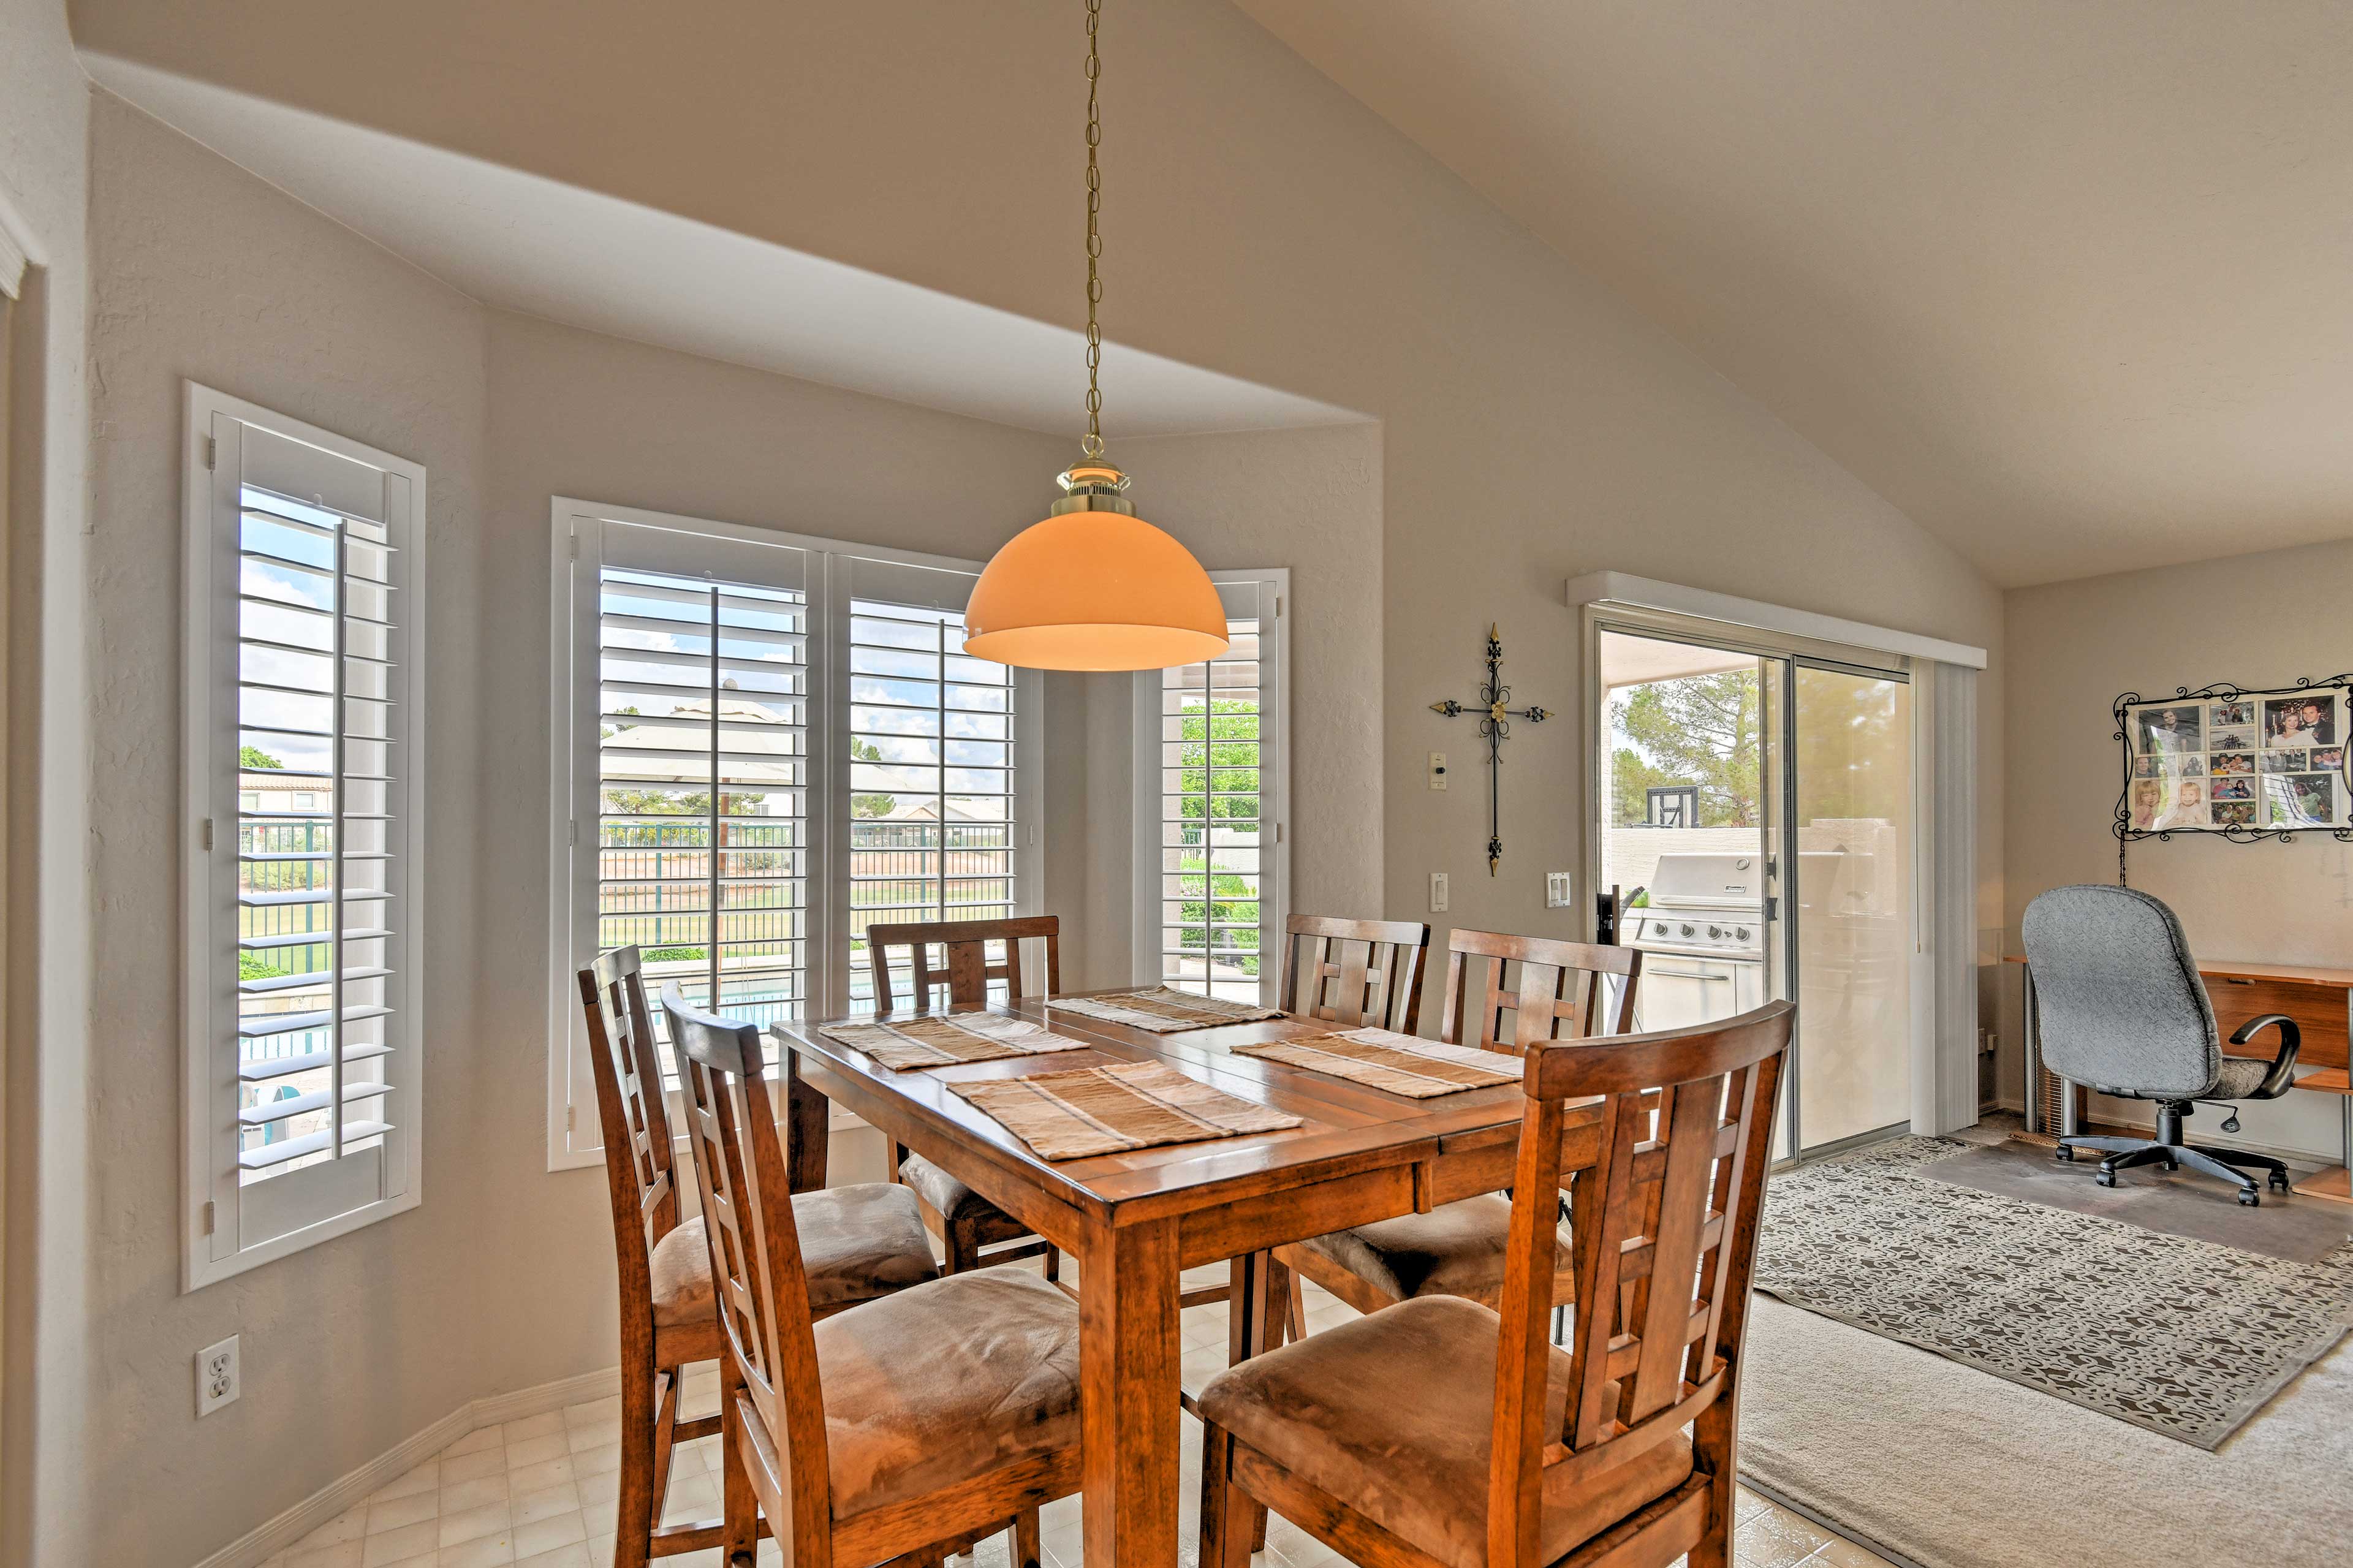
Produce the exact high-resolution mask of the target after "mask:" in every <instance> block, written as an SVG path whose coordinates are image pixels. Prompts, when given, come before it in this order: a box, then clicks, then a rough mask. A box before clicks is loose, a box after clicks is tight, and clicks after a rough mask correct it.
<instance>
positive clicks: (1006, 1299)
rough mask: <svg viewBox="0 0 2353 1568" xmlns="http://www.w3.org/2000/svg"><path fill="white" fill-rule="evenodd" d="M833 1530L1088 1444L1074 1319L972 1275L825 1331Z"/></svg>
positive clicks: (1060, 1298) (1004, 1276) (875, 1305)
mask: <svg viewBox="0 0 2353 1568" xmlns="http://www.w3.org/2000/svg"><path fill="white" fill-rule="evenodd" d="M817 1359H818V1383H819V1384H820V1385H821V1386H822V1387H823V1389H824V1391H825V1440H826V1451H827V1457H828V1468H829V1470H830V1473H831V1475H832V1479H833V1511H834V1517H836V1518H837V1519H841V1518H847V1517H849V1515H851V1514H857V1513H865V1512H867V1511H868V1510H872V1509H877V1508H881V1507H883V1506H885V1505H887V1504H890V1503H893V1502H898V1501H902V1500H905V1499H908V1498H912V1497H917V1496H921V1495H922V1494H923V1493H926V1492H931V1491H935V1490H937V1489H940V1488H942V1487H946V1486H952V1485H954V1484H955V1483H956V1482H958V1481H962V1480H967V1479H971V1478H972V1477H974V1476H977V1475H980V1474H982V1473H983V1472H985V1471H987V1470H991V1469H995V1468H997V1467H998V1466H1000V1465H1004V1464H1009V1463H1011V1462H1012V1461H1014V1460H1016V1459H1019V1458H1026V1457H1028V1456H1029V1455H1032V1454H1037V1453H1043V1452H1047V1451H1050V1450H1052V1449H1056V1448H1061V1447H1076V1446H1077V1445H1078V1441H1079V1308H1078V1303H1077V1302H1075V1301H1073V1300H1071V1299H1070V1297H1068V1296H1066V1295H1064V1294H1063V1293H1062V1292H1061V1291H1060V1289H1056V1288H1055V1287H1054V1286H1052V1285H1050V1284H1048V1283H1047V1282H1046V1281H1045V1280H1043V1279H1039V1277H1038V1276H1037V1275H1035V1274H1032V1273H1026V1272H1024V1271H1023V1270H1021V1269H1019V1268H976V1269H973V1270H971V1271H970V1272H968V1273H964V1274H955V1275H950V1276H949V1277H948V1278H946V1279H940V1280H936V1281H934V1283H932V1284H929V1285H923V1286H920V1287H918V1288H916V1289H913V1290H902V1291H901V1292H899V1293H898V1294H896V1295H893V1296H886V1297H884V1298H882V1299H881V1300H876V1301H869V1302H867V1303H866V1304H865V1305H864V1306H862V1307H856V1308H853V1309H851V1310H849V1311H847V1312H844V1313H842V1314H841V1315H840V1316H839V1317H836V1318H828V1319H827V1320H826V1321H823V1322H821V1323H819V1324H818V1326H817Z"/></svg>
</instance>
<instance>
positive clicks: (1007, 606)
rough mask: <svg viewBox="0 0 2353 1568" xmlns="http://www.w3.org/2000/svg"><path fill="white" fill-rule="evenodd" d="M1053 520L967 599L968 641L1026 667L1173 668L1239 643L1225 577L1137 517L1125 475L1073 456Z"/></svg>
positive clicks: (990, 569)
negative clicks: (1217, 579) (1223, 589)
mask: <svg viewBox="0 0 2353 1568" xmlns="http://www.w3.org/2000/svg"><path fill="white" fill-rule="evenodd" d="M1061 485H1062V489H1064V490H1065V491H1066V492H1067V493H1066V494H1065V495H1064V496H1063V498H1062V499H1061V500H1058V501H1056V502H1055V503H1054V505H1053V507H1052V509H1051V512H1050V515H1049V516H1048V517H1047V519H1046V521H1043V522H1038V523H1032V524H1031V525H1030V526H1029V527H1028V528H1025V529H1023V530H1022V531H1020V532H1019V533H1017V534H1015V535H1014V536H1013V538H1012V540H1011V542H1008V544H1007V545H1006V546H1005V548H1004V549H1002V550H1000V551H998V552H997V554H996V556H995V558H993V559H992V560H991V561H990V562H989V563H988V565H987V569H986V570H984V571H983V572H982V573H981V574H980V581H979V582H977V583H976V584H973V590H972V599H971V601H970V603H969V604H967V605H965V614H964V621H965V639H964V651H965V653H967V654H969V655H971V656H972V657H973V658H986V659H990V660H993V661H994V662H996V663H997V664H1009V665H1016V666H1018V667H1020V668H1024V669H1097V670H1101V669H1166V668H1168V667H1170V666H1171V665H1178V664H1198V663H1199V662H1200V661H1202V660H1203V659H1207V658H1215V657H1217V656H1218V655H1219V654H1221V653H1223V652H1225V651H1226V649H1227V648H1228V647H1230V646H1231V641H1232V639H1231V638H1229V637H1228V636H1227V635H1226V610H1225V605H1223V604H1222V603H1221V602H1220V601H1219V597H1218V589H1217V585H1216V584H1213V583H1211V582H1210V581H1209V574H1208V573H1207V572H1204V571H1202V570H1201V563H1199V562H1198V561H1196V560H1194V559H1193V556H1192V552H1190V551H1188V550H1187V549H1186V548H1185V547H1184V546H1183V545H1182V544H1179V543H1177V542H1176V540H1175V539H1174V538H1172V537H1171V536H1170V535H1169V534H1168V533H1166V531H1163V530H1161V529H1157V528H1155V527H1154V526H1153V525H1152V524H1150V523H1148V522H1146V521H1144V520H1143V519H1142V518H1140V517H1137V516H1136V515H1135V508H1134V506H1133V505H1132V504H1130V502H1129V501H1128V500H1127V499H1126V498H1125V496H1124V494H1123V493H1122V492H1123V491H1124V490H1125V489H1127V476H1126V475H1125V474H1123V473H1121V472H1120V471H1119V470H1118V469H1117V468H1113V467H1112V466H1111V465H1110V464H1108V463H1104V462H1101V461H1093V462H1083V463H1080V464H1077V465H1075V466H1074V467H1072V468H1071V470H1070V471H1069V472H1068V473H1066V474H1064V475H1062V477H1061Z"/></svg>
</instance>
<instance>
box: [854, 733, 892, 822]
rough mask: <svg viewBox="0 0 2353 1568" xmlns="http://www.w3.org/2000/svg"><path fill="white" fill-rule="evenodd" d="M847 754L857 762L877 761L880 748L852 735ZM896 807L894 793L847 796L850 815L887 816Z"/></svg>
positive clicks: (878, 760) (879, 756) (879, 760)
mask: <svg viewBox="0 0 2353 1568" xmlns="http://www.w3.org/2000/svg"><path fill="white" fill-rule="evenodd" d="M849 754H850V756H851V758H852V759H853V760H855V761H857V762H861V763H879V762H881V760H882V748H881V747H880V746H878V745H876V744H875V743H874V742H871V741H861V740H859V739H858V738H856V737H855V736H852V737H851V738H850V742H849ZM898 809H899V800H898V797H897V796H896V795H851V796H850V797H849V815H850V816H866V817H874V816H890V815H891V814H892V812H894V811H896V810H898Z"/></svg>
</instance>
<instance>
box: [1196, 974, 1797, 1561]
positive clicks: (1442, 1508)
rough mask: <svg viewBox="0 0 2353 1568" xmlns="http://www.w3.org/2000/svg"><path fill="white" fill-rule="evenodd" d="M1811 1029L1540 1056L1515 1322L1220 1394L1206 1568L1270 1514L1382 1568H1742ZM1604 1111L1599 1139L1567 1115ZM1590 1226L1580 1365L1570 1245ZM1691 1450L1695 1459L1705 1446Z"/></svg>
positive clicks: (1517, 1209) (1582, 1281)
mask: <svg viewBox="0 0 2353 1568" xmlns="http://www.w3.org/2000/svg"><path fill="white" fill-rule="evenodd" d="M1795 1012H1796V1009H1795V1008H1794V1007H1793V1006H1792V1005H1791V1004H1789V1003H1787V1002H1775V1003H1771V1004H1769V1005H1767V1006H1764V1007H1761V1008H1758V1009H1757V1011H1755V1012H1752V1013H1746V1014H1743V1015H1742V1016H1739V1017H1737V1018H1733V1019H1730V1020H1728V1021H1726V1022H1725V1023H1721V1024H1712V1025H1703V1026H1698V1027H1695V1028H1690V1029H1681V1030H1676V1031H1672V1032H1670V1033H1663V1034H1656V1035H1636V1036H1630V1037H1626V1038H1624V1039H1620V1040H1608V1041H1599V1042H1587V1041H1584V1040H1581V1039H1580V1040H1576V1041H1561V1042H1558V1043H1552V1044H1546V1043H1542V1042H1537V1043H1535V1044H1534V1045H1533V1046H1532V1047H1531V1050H1532V1054H1533V1056H1534V1058H1535V1060H1534V1061H1533V1063H1532V1064H1531V1068H1530V1071H1529V1073H1528V1075H1527V1077H1526V1079H1525V1083H1524V1088H1525V1094H1526V1103H1525V1109H1524V1110H1523V1111H1522V1114H1521V1119H1520V1142H1519V1150H1518V1154H1517V1159H1516V1163H1515V1165H1514V1175H1513V1184H1512V1191H1513V1200H1512V1226H1511V1232H1510V1236H1509V1238H1508V1247H1509V1258H1508V1262H1507V1264H1506V1268H1505V1271H1504V1290H1503V1295H1502V1299H1501V1306H1500V1309H1499V1310H1490V1309H1489V1308H1486V1307H1483V1306H1482V1305H1480V1304H1478V1303H1476V1302H1473V1301H1469V1300H1461V1299H1459V1298H1451V1297H1423V1298H1419V1299H1417V1300H1409V1301H1405V1302H1402V1303H1400V1304H1398V1305H1397V1306H1394V1307H1390V1308H1388V1309H1387V1310H1383V1311H1379V1312H1375V1313H1373V1314H1371V1315H1370V1316H1368V1317H1364V1318H1359V1319H1356V1320H1355V1321H1351V1322H1346V1323H1343V1324H1340V1325H1339V1326H1337V1327H1335V1328H1332V1329H1329V1330H1326V1331H1324V1332H1323V1333H1320V1334H1315V1335H1313V1336H1311V1337H1309V1338H1307V1339H1304V1340H1301V1341H1299V1342H1295V1343H1293V1344H1290V1345H1286V1346H1284V1347H1282V1349H1279V1350H1275V1351H1271V1352H1268V1353H1267V1354H1264V1355H1261V1356H1259V1357H1256V1358H1254V1359H1252V1360H1250V1361H1246V1362H1243V1363H1241V1364H1240V1365H1239V1366H1236V1367H1233V1368H1230V1369H1229V1370H1228V1371H1226V1372H1224V1373H1219V1375H1218V1376H1217V1377H1216V1378H1214V1379H1212V1380H1211V1381H1210V1382H1209V1384H1208V1385H1207V1386H1206V1387H1205V1388H1204V1389H1203V1390H1202V1391H1201V1395H1200V1402H1199V1403H1200V1408H1201V1413H1202V1420H1203V1423H1204V1432H1205V1435H1206V1446H1205V1448H1204V1454H1203V1462H1202V1472H1201V1568H1245V1564H1246V1563H1248V1561H1249V1551H1250V1537H1251V1533H1252V1531H1251V1525H1252V1522H1253V1518H1254V1516H1256V1515H1258V1514H1259V1513H1261V1510H1266V1509H1271V1510H1274V1511H1275V1512H1277V1513H1280V1514H1282V1516H1283V1517H1284V1518H1286V1519H1288V1520H1290V1521H1293V1523H1295V1524H1297V1525H1298V1526H1299V1527H1300V1528H1301V1529H1303V1530H1304V1531H1307V1532H1308V1533H1309V1534H1311V1535H1313V1536H1314V1537H1315V1538H1316V1539H1317V1540H1319V1541H1322V1542H1324V1543H1325V1544H1326V1545H1328V1546H1330V1547H1332V1548H1333V1549H1334V1550H1335V1551H1336V1552H1339V1553H1341V1554H1342V1555H1343V1556H1345V1557H1347V1558H1349V1559H1351V1560H1352V1561H1354V1562H1356V1563H1360V1564H1363V1565H1364V1568H1546V1565H1550V1568H1603V1565H1605V1564H1606V1565H1607V1568H1665V1565H1666V1564H1668V1563H1672V1562H1674V1561H1675V1560H1676V1559H1677V1558H1680V1557H1683V1556H1684V1555H1685V1554H1686V1553H1688V1554H1689V1557H1690V1562H1691V1564H1692V1568H1729V1564H1730V1563H1731V1561H1732V1521H1733V1500H1734V1489H1735V1484H1736V1482H1735V1478H1736V1474H1737V1471H1736V1454H1735V1451H1734V1448H1735V1441H1736V1433H1737V1425H1738V1414H1739V1389H1740V1377H1741V1371H1742V1366H1743V1349H1744V1339H1745V1331H1746V1325H1747V1317H1748V1302H1749V1276H1750V1271H1751V1269H1752V1268H1753V1267H1754V1264H1755V1261H1756V1257H1757V1215H1758V1211H1759V1210H1760V1208H1761V1207H1762V1200H1763V1196H1764V1190H1765V1169H1766V1166H1767V1163H1768V1162H1769V1161H1770V1159H1771V1157H1772V1142H1773V1112H1774V1108H1775V1104H1776V1102H1777V1100H1778V1098H1779V1093H1780V1086H1781V1073H1782V1068H1783V1066H1784V1064H1785V1063H1786V1061H1787V1059H1788V1046H1789V1035H1790V1027H1791V1023H1792V1020H1793V1018H1794V1016H1795ZM1588 1096H1600V1097H1602V1099H1601V1103H1600V1105H1599V1117H1598V1121H1597V1120H1590V1119H1588V1117H1586V1116H1584V1115H1577V1116H1575V1117H1572V1116H1571V1115H1570V1114H1569V1113H1568V1112H1567V1110H1566V1108H1565V1102H1566V1101H1569V1100H1579V1099H1583V1098H1585V1097H1588ZM1565 1170H1568V1171H1572V1172H1573V1174H1572V1175H1570V1177H1569V1182H1568V1184H1569V1190H1570V1192H1571V1194H1572V1201H1573V1203H1574V1205H1575V1207H1576V1210H1577V1216H1578V1220H1577V1247H1576V1264H1575V1269H1574V1275H1573V1278H1572V1280H1571V1282H1570V1284H1569V1287H1568V1290H1567V1298H1566V1299H1567V1300H1570V1301H1573V1303H1574V1306H1573V1309H1572V1323H1573V1328H1572V1331H1571V1334H1570V1338H1569V1344H1568V1348H1567V1350H1565V1351H1564V1350H1561V1349H1557V1348H1556V1347H1555V1346H1554V1345H1553V1344H1552V1343H1551V1342H1550V1341H1549V1337H1548V1336H1547V1334H1546V1319H1547V1318H1548V1317H1549V1316H1550V1315H1551V1313H1552V1309H1553V1307H1554V1304H1555V1300H1556V1297H1555V1291H1556V1289H1559V1286H1558V1283H1557V1279H1556V1271H1555V1268H1554V1259H1553V1252H1554V1245H1555V1242H1554V1229H1555V1221H1556V1214H1557V1212H1558V1201H1559V1191H1560V1187H1561V1183H1562V1175H1563V1172H1564V1171H1565ZM1686 1427H1689V1428H1690V1429H1691V1436H1688V1437H1686V1436H1684V1429H1685V1428H1686Z"/></svg>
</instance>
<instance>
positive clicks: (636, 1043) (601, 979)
mask: <svg viewBox="0 0 2353 1568" xmlns="http://www.w3.org/2000/svg"><path fill="white" fill-rule="evenodd" d="M579 979H580V1002H581V1006H582V1008H583V1009H584V1010H585V1011H586V1014H587V1023H588V1066H589V1072H590V1075H591V1076H592V1077H593V1078H594V1079H596V1120H597V1125H598V1127H599V1128H600V1130H601V1131H602V1132H603V1134H604V1139H605V1184H606V1188H607V1194H609V1196H610V1197H611V1199H612V1208H613V1252H614V1256H615V1258H616V1259H617V1262H618V1264H619V1268H620V1286H621V1469H620V1491H619V1495H618V1497H617V1513H616V1516H615V1520H614V1527H613V1540H614V1547H613V1561H614V1563H615V1564H616V1565H617V1568H642V1565H643V1564H644V1563H645V1562H646V1561H647V1559H648V1558H649V1557H668V1556H672V1555H675V1554H676V1553H678V1552H698V1551H701V1550H702V1549H703V1548H705V1547H709V1546H715V1545H717V1544H718V1543H719V1535H720V1526H719V1521H716V1520H706V1521H698V1522H695V1523H691V1524H672V1525H661V1524H658V1523H657V1522H656V1521H659V1519H660V1517H661V1514H662V1504H663V1500H664V1499H665V1498H666V1497H667V1496H668V1494H669V1489H670V1455H671V1452H672V1450H673V1449H674V1448H675V1447H676V1446H677V1445H678V1444H681V1443H691V1442H692V1441H694V1440H695V1439H696V1438H698V1437H707V1436H712V1434H713V1433H715V1432H717V1431H718V1430H719V1418H718V1417H717V1416H703V1417H701V1418H698V1419H695V1420H691V1421H689V1420H681V1419H680V1417H679V1378H680V1373H681V1370H682V1369H683V1368H684V1367H685V1366H686V1365H687V1364H688V1363H691V1362H698V1361H717V1360H718V1359H719V1353H720V1346H719V1319H718V1313H717V1310H716V1308H715V1307H714V1305H713V1300H712V1288H711V1261H710V1250H709V1247H708V1245H707V1244H706V1241H705V1239H704V1236H703V1222H702V1215H700V1214H699V1213H690V1214H689V1215H688V1216H687V1217H686V1218H685V1219H684V1221H683V1223H681V1215H680V1203H679V1191H678V1187H679V1176H678V1173H677V1171H676V1170H675V1168H674V1160H675V1155H674V1153H673V1146H672V1144H671V1142H670V1117H669V1114H668V1111H667V1110H666V1107H665V1105H664V1096H663V1093H662V1069H661V1058H660V1055H659V1050H658V1048H657V1047H656V1045H655V1042H654V1031H653V1025H652V1022H651V1020H650V1018H649V1015H648V1013H647V1009H646V987H645V976H644V973H643V968H642V965H641V963H640V962H639V956H638V950H637V949H636V948H634V947H623V948H617V949H615V950H614V951H612V952H605V953H600V954H598V955H597V958H596V962H595V963H591V964H590V965H589V966H588V967H587V968H586V969H583V970H581V971H580V972H579ZM793 1201H794V1205H795V1208H796V1211H797V1215H798V1218H799V1222H800V1224H801V1226H802V1227H803V1228H804V1230H806V1231H807V1233H808V1234H809V1235H810V1237H812V1247H811V1250H810V1258H809V1264H808V1268H807V1275H808V1279H809V1287H810V1290H811V1292H812V1296H811V1310H812V1311H813V1312H815V1313H817V1314H818V1315H820V1316H822V1315H825V1314H828V1313H832V1312H838V1311H839V1310H842V1309H843V1308H845V1307H848V1306H852V1305H854V1304H856V1303H857V1302H860V1301H864V1300H871V1299H872V1298H874V1297H876V1296H879V1295H884V1294H887V1293H888V1292H890V1291H892V1290H895V1289H902V1288H903V1287H905V1286H908V1285H914V1284H919V1283H921V1282H922V1281H923V1280H926V1279H934V1278H936V1277H937V1276H938V1274H939V1268H938V1266H937V1265H936V1264H934V1262H933V1261H932V1249H931V1245H930V1243H929V1242H928V1241H926V1240H925V1239H924V1237H923V1215H921V1213H920V1212H919V1211H918V1210H917V1208H916V1206H915V1204H914V1201H913V1197H912V1196H911V1195H910V1194H907V1193H906V1192H905V1191H904V1190H903V1189H902V1188H898V1187H892V1186H889V1185H886V1184H882V1183H880V1182H875V1183H869V1184H865V1185H863V1186H853V1187H829V1188H827V1189H825V1190H824V1191H822V1192H818V1193H805V1194H802V1195H801V1196H800V1197H798V1198H796V1199H794V1200H793Z"/></svg>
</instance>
